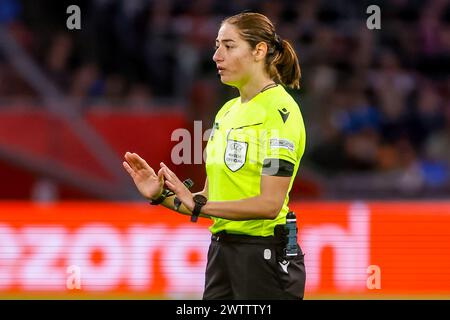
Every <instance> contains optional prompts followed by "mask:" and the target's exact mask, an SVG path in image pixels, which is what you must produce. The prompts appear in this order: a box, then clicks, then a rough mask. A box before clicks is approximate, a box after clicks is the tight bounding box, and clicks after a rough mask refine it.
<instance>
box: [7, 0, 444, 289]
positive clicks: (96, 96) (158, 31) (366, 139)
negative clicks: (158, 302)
mask: <svg viewBox="0 0 450 320" xmlns="http://www.w3.org/2000/svg"><path fill="white" fill-rule="evenodd" d="M72 4H76V5H78V6H79V8H80V10H81V29H79V30H77V29H74V30H68V29H67V26H66V22H67V19H68V18H69V16H70V15H71V13H67V12H66V10H67V7H68V6H69V5H72ZM374 4H375V5H378V6H379V7H380V9H381V29H379V30H377V29H375V30H369V29H368V28H367V26H366V20H367V18H368V17H369V14H368V13H366V9H367V7H368V6H369V5H374ZM243 10H250V11H257V12H260V13H263V14H266V15H267V16H268V17H269V18H270V19H271V20H272V21H273V22H274V23H275V25H276V29H277V33H278V34H280V35H281V37H282V38H284V39H287V40H289V41H290V42H291V43H292V44H293V46H294V47H295V49H296V51H297V53H298V56H299V59H300V65H301V68H302V82H301V85H302V88H301V90H298V91H290V92H291V94H292V95H293V96H294V98H295V99H296V100H297V102H298V103H299V105H300V107H301V110H302V113H303V117H304V119H305V125H306V129H307V134H308V136H307V147H306V151H305V154H304V157H303V159H302V163H301V166H300V170H299V172H298V176H297V178H296V180H295V183H294V186H293V189H292V192H291V199H292V200H293V201H295V200H301V201H303V200H305V201H306V200H313V201H319V202H320V201H324V202H326V201H335V200H339V201H341V200H342V201H347V200H348V201H354V200H355V199H361V200H367V201H370V200H377V201H379V200H413V201H416V200H423V201H431V200H437V201H440V200H448V199H449V198H450V77H449V70H450V2H449V1H448V0H429V1H421V0H390V1H375V0H374V1H366V0H361V1H350V0H332V1H325V0H305V1H301V0H297V1H295V0H291V1H290V0H284V1H281V0H277V1H262V0H239V1H234V0H233V1H231V0H230V1H220V0H193V1H186V0H164V1H159V0H158V1H156V0H129V1H119V0H91V1H88V0H85V1H47V0H38V1H36V0H0V181H1V183H0V199H2V200H4V201H8V200H14V201H16V200H21V201H25V203H28V204H29V203H56V202H58V201H63V200H83V201H88V200H90V201H92V200H94V201H103V200H106V201H130V200H131V201H135V200H136V201H141V202H142V198H140V197H139V195H138V194H137V191H136V190H135V188H134V185H132V183H131V181H130V178H129V177H128V176H127V175H126V173H125V172H124V170H123V168H122V165H121V162H122V157H123V154H124V153H125V152H126V151H132V152H137V153H139V154H140V155H141V156H142V157H143V158H145V159H146V160H147V161H148V162H149V163H150V164H151V165H152V166H153V167H156V168H158V167H159V162H160V161H164V162H165V163H166V164H168V165H169V166H171V167H172V168H173V170H174V171H175V172H176V173H177V174H178V175H179V176H180V178H183V179H185V178H187V177H191V178H193V179H194V181H195V183H196V185H195V186H194V189H195V190H199V189H201V188H202V187H203V181H204V178H205V172H204V165H203V163H202V161H201V160H200V161H199V159H198V157H196V156H195V153H196V151H197V153H198V150H199V149H198V148H199V146H200V147H204V146H205V142H204V141H203V140H205V139H202V138H203V137H202V136H203V132H204V131H205V130H207V129H209V128H211V124H212V121H213V117H214V115H215V113H216V112H217V111H218V110H219V108H220V107H221V106H222V105H223V104H224V103H225V102H226V101H227V100H228V99H230V98H233V97H236V96H237V95H238V92H237V91H236V90H234V89H233V88H229V87H226V86H224V85H222V84H221V83H220V81H219V80H218V79H217V77H216V68H215V64H214V62H213V61H212V55H213V53H214V50H213V46H214V40H215V38H216V36H217V31H218V28H219V26H220V23H221V21H222V20H223V19H224V18H225V17H227V16H230V15H233V14H236V13H238V12H241V11H243ZM194 121H201V122H194ZM195 124H197V126H196V125H195ZM198 125H200V126H201V130H199V129H198ZM180 128H184V129H185V131H183V132H184V133H185V134H187V135H189V136H190V138H191V140H190V141H191V142H192V143H190V144H188V145H187V146H188V149H185V150H184V152H183V159H185V161H184V163H174V162H173V161H172V159H173V157H172V156H173V152H175V151H174V148H175V150H179V149H177V148H176V146H177V145H178V146H179V143H180V142H181V140H180V136H174V135H173V132H174V130H176V129H180ZM436 210H437V209H436ZM436 210H435V211H436ZM439 210H440V211H443V212H445V213H448V212H449V211H450V209H449V206H448V204H447V205H446V206H445V207H443V208H440V209H439ZM439 210H438V211H439ZM313 211H314V210H312V209H311V212H313ZM400 211H401V210H400ZM435 211H433V212H435ZM3 213H5V211H3ZM30 217H31V216H30ZM30 219H31V218H30ZM98 219H100V218H98ZM426 221H428V220H426ZM436 221H437V220H436ZM447 225H448V224H447ZM5 234H6V233H5ZM445 235H447V233H445ZM447 256H448V252H447ZM194 260H195V259H194ZM446 275H447V278H448V273H446ZM330 281H331V280H330ZM0 284H1V283H0ZM445 290H448V292H450V290H449V288H448V286H447V287H446V289H445ZM445 290H444V291H445ZM156 292H157V293H158V292H159V291H156ZM446 292H447V291H446Z"/></svg>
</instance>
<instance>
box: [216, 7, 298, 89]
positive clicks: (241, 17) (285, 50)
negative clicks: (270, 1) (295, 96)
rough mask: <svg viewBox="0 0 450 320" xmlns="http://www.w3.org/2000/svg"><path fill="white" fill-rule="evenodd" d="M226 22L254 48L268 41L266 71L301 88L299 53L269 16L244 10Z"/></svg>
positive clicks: (287, 83) (225, 21)
mask: <svg viewBox="0 0 450 320" xmlns="http://www.w3.org/2000/svg"><path fill="white" fill-rule="evenodd" d="M225 23H229V24H231V25H234V26H236V27H237V29H238V31H239V34H240V36H241V37H242V38H243V39H244V40H245V41H247V42H248V43H249V44H250V46H251V47H252V48H255V47H256V45H257V44H258V43H260V42H265V43H267V45H268V51H267V55H266V71H267V73H268V74H269V76H270V77H271V78H272V79H274V80H276V81H278V82H280V83H282V84H283V85H286V86H288V87H290V88H294V89H299V88H300V78H301V70H300V64H299V62H298V58H297V54H296V53H295V51H294V48H292V45H291V44H290V43H289V42H288V41H286V40H282V39H281V38H280V36H279V35H277V34H276V32H275V27H274V25H273V23H272V22H271V21H270V20H269V18H267V17H266V16H265V15H262V14H260V13H254V12H244V13H239V14H237V15H234V16H231V17H229V18H226V19H225V20H224V21H223V22H222V25H223V24H225Z"/></svg>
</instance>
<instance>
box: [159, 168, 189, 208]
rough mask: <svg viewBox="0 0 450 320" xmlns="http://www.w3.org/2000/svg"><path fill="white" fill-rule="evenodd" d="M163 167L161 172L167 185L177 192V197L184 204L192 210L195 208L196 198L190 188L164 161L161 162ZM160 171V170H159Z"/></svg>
mask: <svg viewBox="0 0 450 320" xmlns="http://www.w3.org/2000/svg"><path fill="white" fill-rule="evenodd" d="M160 166H161V169H160V172H162V174H163V175H164V178H165V181H164V182H165V184H166V185H167V187H168V188H169V189H170V190H171V191H172V192H173V193H175V195H176V196H177V198H178V199H179V200H180V201H181V202H182V203H183V204H184V206H185V207H186V208H187V209H188V210H189V211H191V212H192V210H194V206H195V203H194V200H193V197H194V196H193V195H192V193H191V192H190V191H189V189H188V188H187V187H186V186H185V185H184V183H183V182H181V180H180V179H178V177H177V175H176V174H175V173H173V172H172V170H170V169H169V167H167V166H166V165H165V164H164V163H163V162H161V163H160ZM158 173H159V172H158Z"/></svg>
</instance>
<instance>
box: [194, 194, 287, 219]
mask: <svg viewBox="0 0 450 320" xmlns="http://www.w3.org/2000/svg"><path fill="white" fill-rule="evenodd" d="M281 208H282V204H281V205H280V204H279V203H278V202H277V201H274V199H268V198H266V197H263V196H256V197H252V198H246V199H242V200H236V201H209V202H208V203H207V204H206V205H205V206H204V207H203V208H202V210H201V213H202V214H205V215H209V216H213V217H217V218H222V219H228V220H237V221H239V220H257V219H275V218H276V217H277V216H278V213H279V212H280V210H281Z"/></svg>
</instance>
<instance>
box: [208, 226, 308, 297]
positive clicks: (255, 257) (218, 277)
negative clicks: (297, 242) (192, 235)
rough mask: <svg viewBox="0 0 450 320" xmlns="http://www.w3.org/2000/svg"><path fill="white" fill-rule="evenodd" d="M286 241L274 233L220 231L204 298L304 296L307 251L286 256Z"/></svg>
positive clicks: (211, 248) (212, 251)
mask: <svg viewBox="0 0 450 320" xmlns="http://www.w3.org/2000/svg"><path fill="white" fill-rule="evenodd" d="M283 248H284V245H283V244H282V243H281V242H280V241H278V240H276V239H275V238H274V237H254V236H246V235H230V234H225V233H219V234H217V235H213V236H212V237H211V244H210V246H209V250H208V263H207V266H206V277H205V290H204V293H203V299H204V300H214V299H227V300H228V299H229V300H243V299H245V300H247V299H255V300H258V299H263V300H267V299H270V300H275V299H283V300H288V299H289V300H290V299H303V296H304V291H305V280H306V272H305V264H304V254H303V252H302V250H301V248H300V246H299V247H298V249H299V250H298V255H297V256H296V257H294V258H291V259H289V260H285V259H284V258H283Z"/></svg>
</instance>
